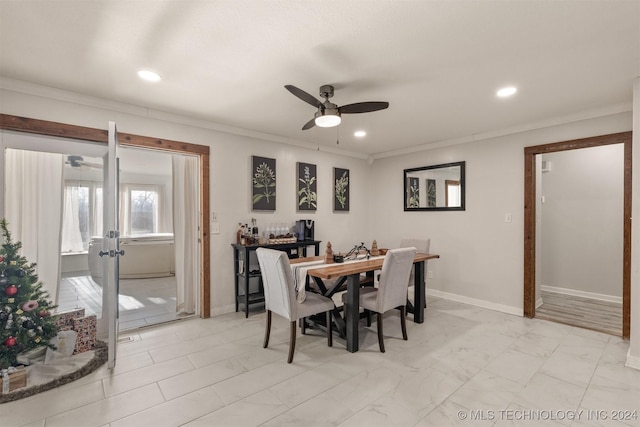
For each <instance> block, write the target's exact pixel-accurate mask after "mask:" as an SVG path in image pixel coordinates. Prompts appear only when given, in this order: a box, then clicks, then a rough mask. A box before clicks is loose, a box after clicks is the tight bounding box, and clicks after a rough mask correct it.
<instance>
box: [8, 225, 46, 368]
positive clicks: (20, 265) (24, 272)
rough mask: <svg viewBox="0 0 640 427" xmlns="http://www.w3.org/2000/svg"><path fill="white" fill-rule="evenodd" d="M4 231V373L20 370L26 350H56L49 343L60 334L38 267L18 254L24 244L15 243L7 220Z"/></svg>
mask: <svg viewBox="0 0 640 427" xmlns="http://www.w3.org/2000/svg"><path fill="white" fill-rule="evenodd" d="M0 229H2V239H0V242H2V246H0V369H5V368H8V367H9V366H16V365H17V361H16V359H17V356H18V354H19V353H21V352H23V351H25V350H30V349H32V348H35V347H38V346H47V347H51V348H54V347H53V345H51V344H50V343H49V340H50V339H51V338H53V337H55V336H56V334H57V333H58V331H57V328H56V325H55V318H54V317H52V316H51V310H53V309H54V308H55V306H53V305H52V304H51V302H50V301H49V300H48V298H49V294H48V292H47V291H45V290H43V289H42V286H43V284H42V282H38V276H37V274H36V272H35V266H36V264H35V263H32V264H29V263H28V261H27V259H26V258H25V257H23V256H20V255H19V254H18V252H19V251H20V248H22V243H20V242H17V243H14V242H13V241H12V240H11V233H10V232H9V229H8V226H7V221H6V220H5V219H2V220H0ZM54 349H55V348H54Z"/></svg>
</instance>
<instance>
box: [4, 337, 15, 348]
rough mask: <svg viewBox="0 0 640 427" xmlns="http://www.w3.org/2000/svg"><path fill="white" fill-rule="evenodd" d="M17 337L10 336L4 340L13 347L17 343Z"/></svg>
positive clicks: (8, 345) (5, 343)
mask: <svg viewBox="0 0 640 427" xmlns="http://www.w3.org/2000/svg"><path fill="white" fill-rule="evenodd" d="M16 342H17V341H16V339H15V338H14V337H9V338H7V339H6V340H4V343H3V344H4V345H6V346H7V347H13V346H14V345H16Z"/></svg>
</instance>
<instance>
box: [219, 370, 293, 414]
mask: <svg viewBox="0 0 640 427" xmlns="http://www.w3.org/2000/svg"><path fill="white" fill-rule="evenodd" d="M303 372H304V369H303V368H301V367H300V366H297V365H295V364H288V363H287V362H286V360H283V361H282V362H274V363H272V364H270V365H265V366H261V367H260V368H257V369H254V370H252V371H248V372H245V373H242V374H240V375H236V376H234V377H232V378H229V379H227V380H224V381H221V382H218V383H216V384H214V385H213V388H214V390H216V392H217V393H218V394H219V395H220V397H221V398H222V400H223V401H224V402H225V404H227V405H229V404H231V403H234V402H237V401H238V400H240V399H243V398H245V397H247V396H251V395H252V394H254V393H257V392H259V391H262V390H266V389H268V388H269V387H272V386H274V385H276V384H279V383H281V382H282V381H285V380H287V379H289V378H292V377H295V376H296V375H300V374H301V373H303Z"/></svg>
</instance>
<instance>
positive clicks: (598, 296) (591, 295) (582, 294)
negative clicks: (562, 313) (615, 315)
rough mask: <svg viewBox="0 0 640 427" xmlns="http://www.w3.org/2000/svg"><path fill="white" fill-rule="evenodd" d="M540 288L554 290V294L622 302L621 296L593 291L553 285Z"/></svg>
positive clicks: (548, 290) (547, 290)
mask: <svg viewBox="0 0 640 427" xmlns="http://www.w3.org/2000/svg"><path fill="white" fill-rule="evenodd" d="M541 289H542V290H543V291H546V292H554V293H556V294H563V295H571V296H574V297H582V298H590V299H597V300H599V301H606V302H614V303H616V304H622V297H616V296H613V295H605V294H597V293H595V292H586V291H578V290H576V289H567V288H556V287H555V286H544V285H543V286H541Z"/></svg>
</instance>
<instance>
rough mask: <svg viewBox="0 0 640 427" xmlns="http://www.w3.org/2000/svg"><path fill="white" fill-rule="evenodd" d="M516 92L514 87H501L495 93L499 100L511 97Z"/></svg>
mask: <svg viewBox="0 0 640 427" xmlns="http://www.w3.org/2000/svg"><path fill="white" fill-rule="evenodd" d="M517 91H518V89H516V88H515V87H514V86H509V87H503V88H502V89H500V90H499V91H498V92H496V95H498V96H499V97H500V98H506V97H507V96H511V95H513V94H514V93H516V92H517Z"/></svg>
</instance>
